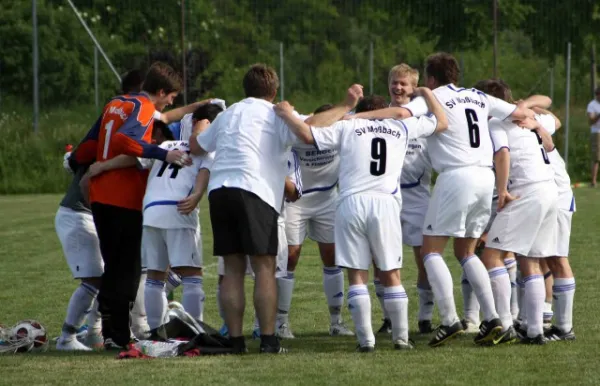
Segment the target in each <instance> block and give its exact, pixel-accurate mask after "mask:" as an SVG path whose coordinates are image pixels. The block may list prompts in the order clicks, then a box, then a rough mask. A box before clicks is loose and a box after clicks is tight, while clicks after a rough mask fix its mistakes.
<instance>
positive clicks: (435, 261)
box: [424, 253, 459, 326]
mask: <svg viewBox="0 0 600 386" xmlns="http://www.w3.org/2000/svg"><path fill="white" fill-rule="evenodd" d="M424 262H425V270H426V271H427V277H428V278H429V284H430V285H431V289H432V290H433V294H434V296H435V302H436V303H437V305H438V308H439V311H440V316H441V318H442V324H443V325H444V326H451V325H453V324H454V323H456V322H459V319H458V315H457V314H456V305H455V304H454V288H453V287H454V286H453V284H452V275H451V274H450V270H449V269H448V266H447V265H446V262H445V261H444V259H443V258H442V256H441V255H440V254H438V253H430V254H428V255H427V256H425V258H424Z"/></svg>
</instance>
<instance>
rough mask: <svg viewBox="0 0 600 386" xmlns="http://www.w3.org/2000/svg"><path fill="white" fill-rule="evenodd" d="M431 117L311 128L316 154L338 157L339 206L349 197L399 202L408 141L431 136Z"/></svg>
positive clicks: (357, 122)
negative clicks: (380, 197) (376, 195)
mask: <svg viewBox="0 0 600 386" xmlns="http://www.w3.org/2000/svg"><path fill="white" fill-rule="evenodd" d="M436 126H437V120H436V119H435V117H433V116H431V117H429V116H423V117H420V118H409V119H405V120H402V121H400V120H393V119H385V120H366V119H350V120H346V121H339V122H337V123H335V124H334V125H333V126H330V127H327V128H313V130H312V133H313V136H314V139H315V146H316V147H317V149H318V150H326V149H336V150H338V151H339V154H340V176H339V178H340V180H339V197H340V200H339V201H340V202H341V201H342V200H343V199H344V198H345V197H348V196H350V195H353V194H358V193H365V192H369V193H379V194H386V195H387V194H392V195H394V196H396V197H397V198H398V199H399V200H401V196H400V187H399V182H400V176H401V173H402V165H403V164H404V156H405V154H406V149H407V147H408V141H409V140H410V139H411V138H419V137H424V136H429V135H431V134H433V133H434V132H435V128H436Z"/></svg>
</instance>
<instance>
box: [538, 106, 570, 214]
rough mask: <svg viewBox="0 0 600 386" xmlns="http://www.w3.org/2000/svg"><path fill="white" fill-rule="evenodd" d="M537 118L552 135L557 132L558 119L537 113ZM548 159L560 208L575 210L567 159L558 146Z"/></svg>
mask: <svg viewBox="0 0 600 386" xmlns="http://www.w3.org/2000/svg"><path fill="white" fill-rule="evenodd" d="M535 119H536V120H537V121H538V122H540V124H541V125H542V126H543V127H544V129H546V131H547V132H548V133H549V134H550V135H553V134H554V133H555V132H556V121H555V120H554V117H553V116H552V115H550V114H542V115H536V116H535ZM548 159H549V160H550V165H551V166H552V170H553V171H554V182H555V183H556V188H557V189H558V209H562V210H568V211H570V212H575V210H576V207H575V195H573V189H572V188H571V178H570V177H569V173H567V166H566V165H565V161H564V160H563V158H562V157H561V156H560V153H559V152H558V150H557V149H556V148H555V149H554V150H552V151H551V152H549V153H548Z"/></svg>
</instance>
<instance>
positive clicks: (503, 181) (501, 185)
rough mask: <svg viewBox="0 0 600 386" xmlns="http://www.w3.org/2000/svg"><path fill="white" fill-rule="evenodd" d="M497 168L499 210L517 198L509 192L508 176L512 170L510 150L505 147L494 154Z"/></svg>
mask: <svg viewBox="0 0 600 386" xmlns="http://www.w3.org/2000/svg"><path fill="white" fill-rule="evenodd" d="M494 168H495V169H496V189H497V190H498V211H500V210H502V208H504V206H505V205H506V204H508V203H509V202H511V201H513V200H515V199H516V198H515V197H513V196H511V195H510V193H508V176H509V171H510V152H509V151H508V149H507V148H505V147H503V148H501V149H500V150H498V151H497V152H496V154H494Z"/></svg>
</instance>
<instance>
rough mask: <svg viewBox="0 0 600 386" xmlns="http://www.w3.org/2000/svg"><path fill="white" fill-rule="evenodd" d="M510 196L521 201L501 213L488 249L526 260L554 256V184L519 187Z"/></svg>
mask: <svg viewBox="0 0 600 386" xmlns="http://www.w3.org/2000/svg"><path fill="white" fill-rule="evenodd" d="M510 194H511V195H513V196H519V197H520V198H519V199H518V200H515V201H512V202H510V203H508V204H507V205H506V206H505V207H504V208H503V209H502V210H501V211H500V212H498V214H497V215H496V219H495V220H494V223H493V224H492V228H491V229H490V232H489V233H488V236H487V243H486V246H487V247H489V248H494V249H499V250H501V251H507V252H514V253H516V254H519V255H521V256H526V257H537V258H541V257H550V256H555V255H556V228H557V211H558V209H557V208H556V202H557V197H558V195H557V192H556V185H555V184H554V182H553V181H548V182H538V183H534V184H530V185H526V186H522V187H518V188H515V189H511V192H510Z"/></svg>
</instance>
